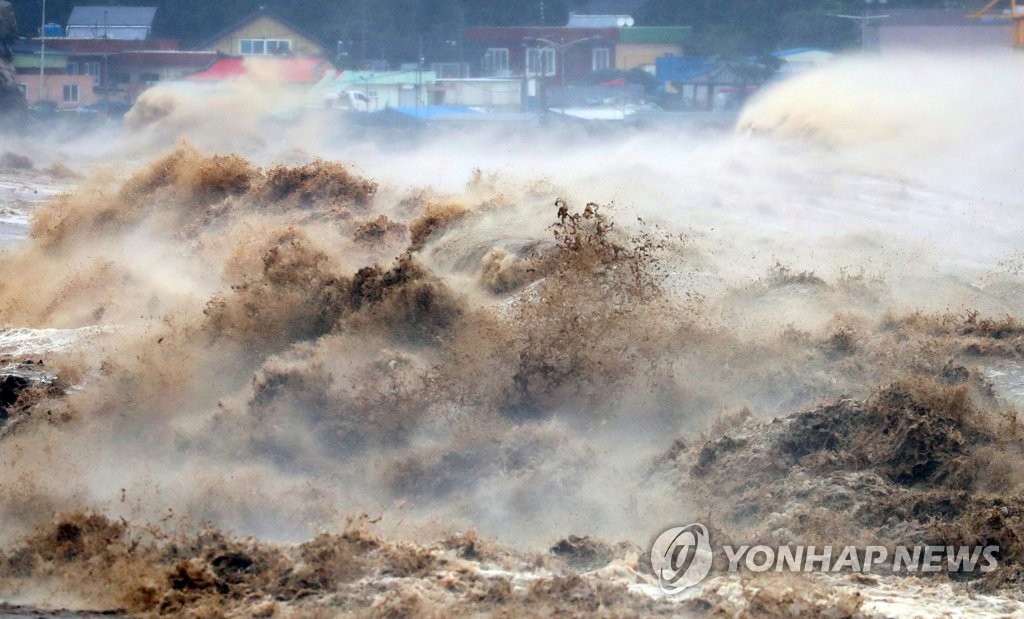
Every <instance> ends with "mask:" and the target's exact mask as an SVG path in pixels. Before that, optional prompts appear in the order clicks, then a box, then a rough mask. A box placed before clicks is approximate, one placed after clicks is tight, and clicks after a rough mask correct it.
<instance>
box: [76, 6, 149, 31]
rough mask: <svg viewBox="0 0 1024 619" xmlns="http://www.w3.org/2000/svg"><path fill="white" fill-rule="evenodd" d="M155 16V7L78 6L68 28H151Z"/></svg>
mask: <svg viewBox="0 0 1024 619" xmlns="http://www.w3.org/2000/svg"><path fill="white" fill-rule="evenodd" d="M155 16H156V7H155V6H76V7H75V8H74V9H73V10H72V11H71V17H70V18H68V26H146V27H149V26H151V25H152V24H153V18H154V17H155Z"/></svg>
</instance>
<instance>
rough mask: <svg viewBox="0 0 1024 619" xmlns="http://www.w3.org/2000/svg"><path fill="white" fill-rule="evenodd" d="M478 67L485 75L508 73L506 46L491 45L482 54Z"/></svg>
mask: <svg viewBox="0 0 1024 619" xmlns="http://www.w3.org/2000/svg"><path fill="white" fill-rule="evenodd" d="M480 68H481V69H483V72H484V73H485V74H487V75H499V74H507V73H508V48H507V47H492V48H490V49H489V50H487V53H486V54H484V57H483V60H481V62H480Z"/></svg>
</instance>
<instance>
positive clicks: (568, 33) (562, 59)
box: [465, 14, 691, 84]
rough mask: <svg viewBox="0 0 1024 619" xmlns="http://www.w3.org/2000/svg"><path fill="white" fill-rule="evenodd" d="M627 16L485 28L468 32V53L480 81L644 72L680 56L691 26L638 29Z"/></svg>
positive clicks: (575, 16)
mask: <svg viewBox="0 0 1024 619" xmlns="http://www.w3.org/2000/svg"><path fill="white" fill-rule="evenodd" d="M632 24H633V18H632V17H630V16H628V15H579V14H573V15H571V16H570V18H569V23H568V25H566V26H564V27H517V28H506V27H481V28H470V29H469V30H467V31H466V36H465V38H466V53H467V54H468V55H470V57H475V58H477V59H478V61H477V62H476V63H475V66H474V67H473V71H474V75H475V76H479V77H511V76H522V77H527V78H538V79H539V80H540V81H542V82H546V83H551V84H558V83H562V82H565V83H570V84H571V83H572V82H575V81H578V80H580V79H582V78H584V77H586V76H587V75H589V74H591V73H594V72H601V71H607V70H619V71H630V70H634V69H643V70H646V71H649V72H650V73H652V74H653V73H654V65H655V61H656V60H657V59H658V58H660V57H661V56H665V55H676V56H681V55H682V54H683V52H684V48H683V46H684V43H685V42H686V40H687V39H688V38H689V37H690V35H691V29H690V28H686V27H639V26H633V25H632Z"/></svg>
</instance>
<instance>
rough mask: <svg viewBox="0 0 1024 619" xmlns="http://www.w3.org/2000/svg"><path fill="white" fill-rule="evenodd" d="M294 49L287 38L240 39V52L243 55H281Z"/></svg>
mask: <svg viewBox="0 0 1024 619" xmlns="http://www.w3.org/2000/svg"><path fill="white" fill-rule="evenodd" d="M291 51H292V42H291V41H289V40H287V39H240V40H239V42H238V52H239V53H240V54H241V55H243V56H265V55H270V56H280V55H283V54H288V53H290V52H291Z"/></svg>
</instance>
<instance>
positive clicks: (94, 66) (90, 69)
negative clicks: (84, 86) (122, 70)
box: [85, 62, 100, 86]
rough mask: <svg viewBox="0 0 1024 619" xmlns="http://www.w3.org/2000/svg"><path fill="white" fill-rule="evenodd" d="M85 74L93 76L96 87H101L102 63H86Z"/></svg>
mask: <svg viewBox="0 0 1024 619" xmlns="http://www.w3.org/2000/svg"><path fill="white" fill-rule="evenodd" d="M85 74H86V75H91V76H92V82H93V84H94V85H96V86H99V85H100V63H98V62H87V63H85Z"/></svg>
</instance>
